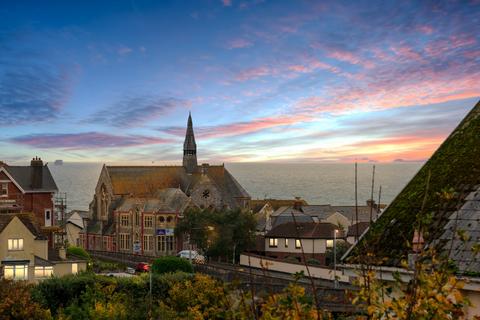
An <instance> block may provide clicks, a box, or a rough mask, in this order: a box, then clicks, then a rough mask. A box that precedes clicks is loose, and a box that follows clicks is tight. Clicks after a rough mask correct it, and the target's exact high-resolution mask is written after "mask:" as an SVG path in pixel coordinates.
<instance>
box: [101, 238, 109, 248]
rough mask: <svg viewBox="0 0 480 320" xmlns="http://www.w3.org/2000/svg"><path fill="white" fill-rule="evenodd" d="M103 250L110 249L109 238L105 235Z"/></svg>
mask: <svg viewBox="0 0 480 320" xmlns="http://www.w3.org/2000/svg"><path fill="white" fill-rule="evenodd" d="M102 250H104V251H108V238H107V237H103V247H102Z"/></svg>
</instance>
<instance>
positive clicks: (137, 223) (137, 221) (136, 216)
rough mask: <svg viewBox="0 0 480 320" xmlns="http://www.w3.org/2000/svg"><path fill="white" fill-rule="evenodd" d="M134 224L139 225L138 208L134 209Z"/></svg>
mask: <svg viewBox="0 0 480 320" xmlns="http://www.w3.org/2000/svg"><path fill="white" fill-rule="evenodd" d="M135 225H136V226H139V225H140V212H138V209H137V210H136V211H135Z"/></svg>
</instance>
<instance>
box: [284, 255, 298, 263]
mask: <svg viewBox="0 0 480 320" xmlns="http://www.w3.org/2000/svg"><path fill="white" fill-rule="evenodd" d="M283 260H285V261H287V262H300V259H299V258H297V257H294V256H286V257H285V258H283Z"/></svg>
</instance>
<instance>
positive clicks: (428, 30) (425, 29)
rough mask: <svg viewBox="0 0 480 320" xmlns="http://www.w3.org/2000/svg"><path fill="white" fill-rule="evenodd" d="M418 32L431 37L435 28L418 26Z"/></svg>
mask: <svg viewBox="0 0 480 320" xmlns="http://www.w3.org/2000/svg"><path fill="white" fill-rule="evenodd" d="M417 30H418V31H419V32H421V33H423V34H426V35H430V34H432V33H433V27H431V26H428V25H423V26H418V27H417Z"/></svg>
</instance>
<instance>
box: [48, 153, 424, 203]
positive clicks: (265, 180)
mask: <svg viewBox="0 0 480 320" xmlns="http://www.w3.org/2000/svg"><path fill="white" fill-rule="evenodd" d="M422 164H423V163H420V162H398V163H397V162H396V163H376V164H371V163H359V164H358V170H357V171H358V175H357V180H358V184H357V186H358V203H359V204H364V203H365V202H366V200H367V199H369V198H370V195H371V188H372V173H373V165H375V180H374V197H373V198H374V200H375V201H377V202H378V198H379V189H380V186H381V194H380V202H381V203H385V204H389V203H390V202H391V201H392V200H393V199H394V198H395V196H396V195H397V194H398V193H399V192H400V191H401V190H402V189H403V188H404V187H405V185H406V184H407V183H408V181H410V179H411V178H412V177H413V176H414V175H415V173H416V172H417V171H418V170H419V169H420V168H421V166H422ZM102 165H103V164H101V163H69V162H65V163H64V164H63V165H54V164H50V165H49V168H50V170H51V172H52V174H53V176H54V178H55V181H56V183H57V186H58V188H59V192H64V193H66V195H67V210H68V211H70V210H88V205H89V203H90V202H91V201H92V199H93V194H94V192H95V186H96V184H97V181H98V177H99V175H100V171H101V169H102ZM225 166H226V168H227V169H228V170H229V171H230V173H232V175H233V176H234V177H235V178H236V179H237V181H238V182H239V183H240V184H241V185H242V186H243V187H244V188H245V190H247V192H248V193H249V194H250V196H251V197H252V199H264V198H276V199H292V198H293V197H301V198H303V199H305V200H306V201H307V202H308V203H309V204H332V205H354V204H355V167H354V164H352V163H226V164H225Z"/></svg>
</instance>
